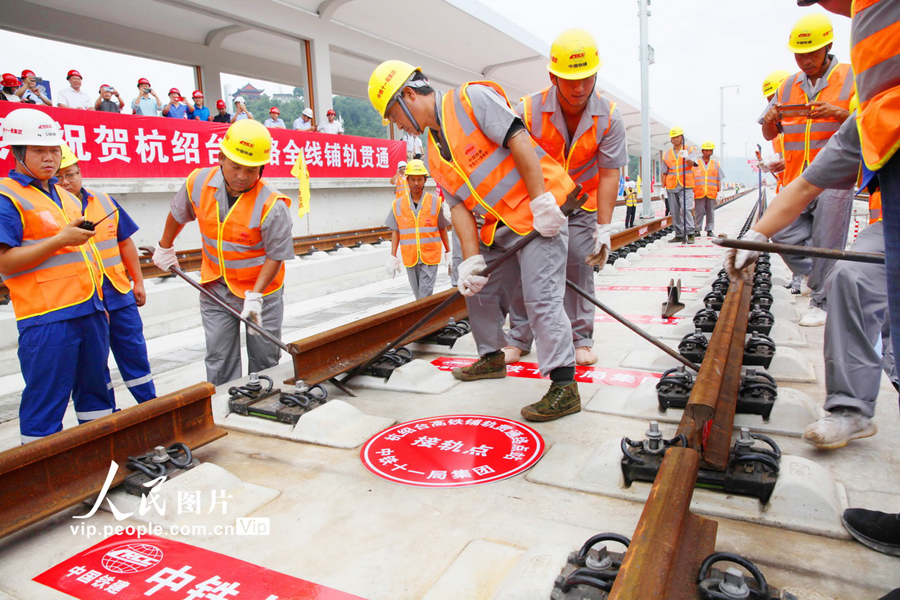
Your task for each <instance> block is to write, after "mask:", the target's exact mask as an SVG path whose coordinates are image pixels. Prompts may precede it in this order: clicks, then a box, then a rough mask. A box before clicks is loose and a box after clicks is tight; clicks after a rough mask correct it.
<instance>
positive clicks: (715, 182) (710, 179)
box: [694, 140, 725, 237]
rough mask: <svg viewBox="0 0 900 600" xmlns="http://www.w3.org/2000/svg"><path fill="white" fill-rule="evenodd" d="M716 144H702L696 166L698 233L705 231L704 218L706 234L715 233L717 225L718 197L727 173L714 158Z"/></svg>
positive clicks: (696, 230) (695, 221) (695, 225)
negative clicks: (700, 154) (704, 228)
mask: <svg viewBox="0 0 900 600" xmlns="http://www.w3.org/2000/svg"><path fill="white" fill-rule="evenodd" d="M715 149H716V145H715V144H714V143H713V142H712V141H709V140H707V141H705V142H703V145H702V146H700V152H701V153H702V155H703V156H701V157H700V161H699V162H698V163H697V166H696V167H694V209H695V211H696V213H695V215H694V230H695V232H696V234H697V235H700V232H701V231H703V222H704V218H705V219H706V236H707V237H712V236H713V235H714V233H713V228H714V227H715V226H716V198H718V197H719V190H720V189H721V188H722V178H723V177H724V175H725V173H724V172H723V171H722V165H721V164H719V161H717V160H713V158H712V153H713V150H715Z"/></svg>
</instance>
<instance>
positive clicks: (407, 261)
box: [394, 192, 444, 267]
mask: <svg viewBox="0 0 900 600" xmlns="http://www.w3.org/2000/svg"><path fill="white" fill-rule="evenodd" d="M442 208H443V206H442V203H441V200H440V198H437V199H435V198H434V196H432V195H431V194H429V193H427V192H426V193H425V194H423V196H422V199H421V201H420V203H419V214H418V215H417V214H416V213H415V212H414V211H413V208H412V201H411V200H410V197H409V196H404V197H403V198H399V199H397V200H394V218H396V219H397V228H398V230H399V231H398V233H399V234H400V255H401V256H402V257H403V266H406V267H414V266H416V264H417V263H420V262H421V263H424V264H426V265H436V264H438V263H440V262H441V249H442V248H443V246H444V244H443V242H442V241H441V231H440V229H439V228H438V219H439V218H440V215H441V209H442Z"/></svg>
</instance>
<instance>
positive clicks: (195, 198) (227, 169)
mask: <svg viewBox="0 0 900 600" xmlns="http://www.w3.org/2000/svg"><path fill="white" fill-rule="evenodd" d="M271 149H272V136H271V135H270V134H269V130H268V129H266V128H265V127H264V126H263V124H262V123H259V122H257V121H253V120H251V119H243V120H240V121H237V122H235V123H234V124H232V125H231V127H229V128H228V131H227V132H226V133H225V137H224V138H222V143H221V144H220V145H219V150H220V152H219V166H218V167H208V168H205V169H196V170H195V171H194V172H193V173H191V174H190V175H188V178H187V181H186V182H185V184H184V186H182V188H181V190H179V192H178V193H177V194H176V195H175V197H174V198H173V199H172V206H171V212H170V213H169V215H168V217H166V226H165V231H163V235H162V238H161V239H160V241H159V245H158V246H157V247H156V251H155V252H154V253H153V263H154V264H155V265H156V266H157V267H159V268H160V269H162V270H163V271H168V270H169V269H170V268H171V267H173V266H178V260H177V259H176V257H175V247H174V244H175V238H177V237H178V234H179V233H181V230H182V229H184V226H185V225H186V224H187V223H188V222H189V221H193V220H195V219H196V220H197V221H198V223H199V225H200V233H201V235H202V238H203V262H202V265H201V268H200V283H201V284H203V288H204V289H205V290H206V291H207V292H209V293H210V294H214V295H216V296H219V298H221V299H223V300H224V301H225V302H227V303H228V304H229V305H230V306H231V307H232V308H234V309H235V310H236V311H239V312H240V313H241V317H242V318H244V319H248V320H252V321H254V322H256V323H257V324H258V325H261V326H262V327H263V328H264V329H265V330H266V331H268V332H269V333H271V334H272V335H274V336H275V337H280V336H281V322H282V319H283V316H284V298H283V293H284V290H283V285H284V273H285V266H284V261H286V260H293V258H294V243H293V239H292V237H291V215H290V213H289V212H288V208H289V207H290V205H291V201H290V198H288V197H287V196H285V195H284V194H282V193H281V192H279V191H278V190H276V189H275V188H273V187H272V186H270V185H269V184H268V183H266V181H265V180H264V179H263V178H262V174H263V168H264V167H265V165H267V164H268V163H269V157H270V153H271ZM200 314H201V316H202V317H203V330H204V333H205V334H206V377H207V379H209V381H210V382H211V383H213V384H215V385H219V384H222V383H225V382H227V381H232V380H234V379H237V378H239V377H241V338H240V325H241V323H240V321H239V320H238V319H236V318H235V317H234V316H233V315H232V314H231V313H229V312H227V311H226V310H225V309H223V308H222V307H221V306H219V305H218V304H217V303H216V302H215V301H214V300H212V299H211V298H210V297H209V296H208V295H207V294H201V295H200ZM247 333H248V336H247V357H248V362H249V366H250V372H251V373H256V372H259V371H262V370H264V369H268V368H270V367H274V366H275V365H277V364H278V358H279V356H280V353H281V351H280V349H279V347H278V346H277V345H275V344H274V343H273V342H271V341H269V340H267V339H265V338H264V337H262V336H258V335H256V333H255V332H254V331H253V330H252V329H248V330H247Z"/></svg>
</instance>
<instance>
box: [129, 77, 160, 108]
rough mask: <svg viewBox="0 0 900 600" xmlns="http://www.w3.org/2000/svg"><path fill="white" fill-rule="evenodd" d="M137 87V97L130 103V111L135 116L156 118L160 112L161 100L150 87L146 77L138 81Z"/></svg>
mask: <svg viewBox="0 0 900 600" xmlns="http://www.w3.org/2000/svg"><path fill="white" fill-rule="evenodd" d="M137 87H138V95H137V98H135V99H134V101H132V103H131V111H132V112H133V113H134V114H136V115H143V116H145V117H158V116H159V113H160V112H162V107H163V105H162V100H160V99H159V96H157V95H156V92H154V91H153V88H152V87H150V80H149V79H147V78H146V77H141V78H140V79H138V82H137Z"/></svg>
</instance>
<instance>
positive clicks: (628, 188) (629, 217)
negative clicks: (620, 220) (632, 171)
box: [625, 175, 637, 229]
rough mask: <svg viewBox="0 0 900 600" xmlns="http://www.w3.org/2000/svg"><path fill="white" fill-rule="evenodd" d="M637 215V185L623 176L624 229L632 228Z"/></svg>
mask: <svg viewBox="0 0 900 600" xmlns="http://www.w3.org/2000/svg"><path fill="white" fill-rule="evenodd" d="M636 214H637V184H636V183H635V182H633V181H631V180H630V179H629V178H628V176H627V175H626V176H625V229H630V228H631V227H634V218H635V216H636Z"/></svg>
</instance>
